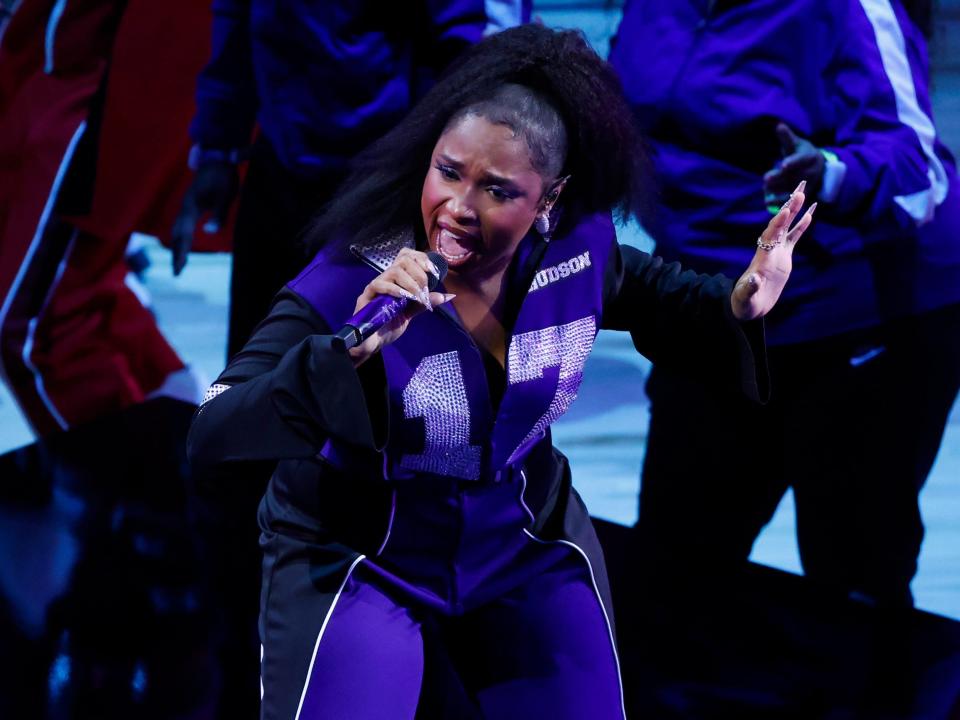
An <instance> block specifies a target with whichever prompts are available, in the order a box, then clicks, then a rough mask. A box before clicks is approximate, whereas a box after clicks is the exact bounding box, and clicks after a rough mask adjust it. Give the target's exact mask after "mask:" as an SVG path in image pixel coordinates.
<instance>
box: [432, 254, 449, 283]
mask: <svg viewBox="0 0 960 720" xmlns="http://www.w3.org/2000/svg"><path fill="white" fill-rule="evenodd" d="M427 257H428V258H430V262H432V263H433V264H434V266H435V267H436V268H437V271H438V272H439V273H440V277H434V276H433V275H432V274H431V273H427V287H428V288H429V289H430V290H433V289H435V288H436V287H437V283H439V282H440V281H441V280H443V279H444V278H445V277H446V276H447V270H448V269H449V268H450V266H449V265H447V261H446V258H444V257H443V255H441V254H440V253H435V252H428V253H427Z"/></svg>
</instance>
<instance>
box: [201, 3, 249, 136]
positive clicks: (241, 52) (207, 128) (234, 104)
mask: <svg viewBox="0 0 960 720" xmlns="http://www.w3.org/2000/svg"><path fill="white" fill-rule="evenodd" d="M212 10H213V40H212V44H211V55H210V61H209V62H208V63H207V65H206V66H205V67H204V68H203V70H202V71H201V72H200V75H199V77H198V78H197V95H196V97H197V112H196V115H195V116H194V118H193V123H192V124H191V126H190V137H191V138H192V139H193V141H194V142H195V143H199V144H200V145H202V146H204V147H209V148H218V149H238V148H244V147H246V146H247V145H248V144H249V143H250V135H251V133H252V132H253V126H254V122H255V119H256V114H257V90H256V83H255V80H254V76H253V59H252V56H251V46H250V3H249V0H214V2H213V7H212Z"/></svg>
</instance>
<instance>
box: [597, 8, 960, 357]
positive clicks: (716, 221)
mask: <svg viewBox="0 0 960 720" xmlns="http://www.w3.org/2000/svg"><path fill="white" fill-rule="evenodd" d="M610 60H611V62H612V63H613V65H614V66H615V68H616V69H617V71H618V73H619V74H620V77H621V79H622V81H623V85H624V89H625V92H626V95H627V97H628V99H629V102H630V103H631V105H632V106H633V108H634V109H635V111H636V114H637V117H638V118H639V120H640V122H641V125H642V127H643V129H644V131H645V133H646V135H647V138H648V139H649V141H650V144H651V146H652V150H653V155H654V164H655V170H656V177H657V180H658V188H657V190H658V206H657V208H656V212H655V213H653V215H652V216H651V217H649V218H647V219H645V222H644V224H645V226H647V227H648V229H649V230H650V232H651V234H652V235H653V237H654V238H655V240H656V243H657V252H658V254H661V255H662V256H664V257H665V258H666V259H669V260H680V261H681V262H683V263H684V264H689V265H690V266H692V267H696V268H698V269H701V270H703V271H706V272H724V273H728V274H733V275H735V274H736V273H738V272H739V271H740V270H741V269H742V268H743V267H744V266H745V265H746V263H747V262H748V260H749V258H750V257H751V255H752V254H753V252H754V250H755V248H754V244H753V243H754V240H755V239H756V237H757V236H758V235H759V234H760V232H761V231H762V229H763V227H764V226H765V224H766V223H767V221H768V220H769V219H770V215H769V214H768V211H767V210H766V208H765V203H764V197H763V174H764V173H765V172H766V171H768V170H770V169H771V168H772V167H773V166H774V165H775V164H776V163H777V162H778V161H779V160H780V159H781V154H780V148H779V145H778V142H777V137H776V135H775V132H774V128H775V127H776V125H777V123H779V122H784V123H786V124H787V125H789V126H790V127H791V128H792V129H793V130H794V131H795V132H796V133H797V134H798V135H801V136H803V137H806V138H808V139H810V140H811V141H812V142H813V143H814V144H815V145H817V146H819V147H822V148H824V149H826V150H828V151H829V152H831V153H833V154H835V156H836V158H837V161H836V162H832V163H829V164H828V170H827V173H826V175H825V185H824V189H823V191H822V193H821V198H820V199H821V202H820V206H819V208H818V210H817V219H816V222H815V223H814V225H813V227H812V230H811V232H809V233H808V234H807V236H806V237H804V238H803V239H802V240H801V241H800V243H799V245H798V246H797V252H796V255H795V260H794V271H793V275H792V276H791V278H790V282H789V284H788V285H787V288H786V291H785V293H784V296H783V298H782V299H781V300H780V303H779V304H778V306H777V308H776V309H775V310H774V311H773V312H772V313H771V314H770V316H769V317H768V318H767V331H768V341H769V342H771V343H794V342H802V341H806V340H813V339H817V338H821V337H826V336H830V335H833V334H836V333H841V332H844V331H847V330H852V329H855V328H865V327H871V326H874V325H877V324H879V323H882V322H884V321H886V320H888V319H892V318H897V317H903V316H909V315H914V314H917V313H921V312H924V311H928V310H932V309H935V308H939V307H942V306H945V305H948V304H951V303H955V302H958V301H960V189H958V187H957V175H956V169H955V165H954V160H953V158H952V157H951V155H950V153H949V152H948V151H947V149H946V148H945V147H944V146H943V144H942V143H941V142H940V141H939V139H938V138H937V136H936V131H935V129H934V125H933V121H932V116H931V111H930V98H929V92H928V81H927V75H928V66H927V55H926V46H925V42H924V38H923V37H922V35H921V34H920V33H919V31H918V30H917V29H916V27H915V26H914V25H913V24H912V23H911V22H910V20H909V18H908V17H907V15H906V13H905V12H904V10H903V8H902V7H901V6H900V4H899V3H898V2H897V1H896V0H892V1H891V0H829V2H827V1H824V0H790V2H782V1H781V0H632V1H628V2H627V3H626V7H625V9H624V14H623V19H622V22H621V24H620V28H619V30H618V32H617V36H616V38H615V41H614V45H613V49H612V51H611V54H610Z"/></svg>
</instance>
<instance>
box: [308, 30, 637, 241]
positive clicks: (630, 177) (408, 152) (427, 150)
mask: <svg viewBox="0 0 960 720" xmlns="http://www.w3.org/2000/svg"><path fill="white" fill-rule="evenodd" d="M505 85H521V86H524V87H526V88H529V89H530V90H532V91H533V92H532V96H533V97H535V98H541V99H543V100H544V101H545V102H547V103H549V104H550V105H551V106H552V110H553V111H555V113H557V114H559V116H560V118H562V121H563V128H561V130H564V129H565V134H566V138H565V145H566V154H565V161H564V163H563V167H562V169H561V172H562V174H564V175H571V180H570V181H569V183H568V184H567V187H566V189H565V190H564V193H563V200H562V202H563V206H564V214H563V223H564V224H566V223H572V222H575V221H576V219H577V218H579V217H582V215H583V214H585V213H593V212H599V211H611V210H612V211H614V212H615V213H616V214H617V216H618V217H619V218H620V219H625V218H626V217H628V216H630V215H632V214H636V213H637V212H638V211H639V209H640V205H641V200H642V197H643V195H642V189H643V186H644V184H645V183H644V177H645V176H646V172H645V168H646V159H645V154H644V152H643V149H642V145H641V142H640V139H639V134H638V131H637V129H636V126H635V123H634V119H633V116H632V115H631V112H630V110H629V109H628V107H627V105H626V102H625V100H624V99H623V95H622V92H621V88H620V81H619V79H618V78H617V76H616V74H615V73H614V71H613V69H612V68H611V67H610V66H609V65H608V64H607V63H606V62H605V61H604V60H602V59H601V58H600V57H599V56H598V55H597V53H596V52H595V51H594V50H593V49H592V48H591V47H590V46H589V44H588V43H587V41H586V40H585V39H584V37H583V35H582V34H581V33H580V32H579V31H574V30H551V29H549V28H546V27H543V26H541V25H536V24H530V25H522V26H519V27H515V28H511V29H508V30H504V31H502V32H500V33H497V34H495V35H492V36H490V37H488V38H486V39H484V40H483V41H481V42H480V43H478V44H477V45H475V46H473V47H472V48H470V49H469V50H467V51H466V52H465V53H464V54H463V55H462V56H461V57H460V58H459V59H458V60H457V61H456V62H455V63H454V65H453V66H452V67H451V68H450V69H449V70H448V72H447V73H446V74H445V75H444V76H443V77H442V78H441V79H440V80H439V81H438V82H437V84H436V85H434V87H433V88H432V89H431V90H430V91H429V92H428V93H427V94H426V95H425V96H424V97H423V99H422V100H421V101H420V102H419V103H417V105H416V106H415V107H414V108H413V109H412V110H411V111H410V113H409V114H408V115H407V116H406V118H404V119H403V120H402V121H401V122H400V123H399V124H398V125H397V126H396V127H395V128H394V129H393V130H391V131H390V132H389V133H387V134H386V135H385V136H384V137H382V138H381V139H380V140H378V141H377V142H375V143H374V144H373V145H371V146H370V147H369V148H368V149H367V150H365V151H364V152H362V153H360V154H359V155H358V156H357V157H356V158H355V160H354V161H353V163H352V164H351V172H350V175H349V177H348V178H347V181H346V182H345V183H344V184H343V185H342V186H341V189H340V190H339V192H338V193H337V194H336V195H335V196H334V198H333V199H332V200H331V202H330V203H329V204H328V205H327V206H326V208H325V209H324V211H323V212H322V214H321V215H320V216H319V217H318V218H317V219H316V220H315V222H314V223H313V226H312V227H311V228H310V229H309V230H308V232H307V235H306V237H305V240H306V243H307V245H308V246H309V247H310V248H311V249H312V250H314V251H315V250H317V249H319V248H320V247H321V246H323V245H325V244H328V243H330V242H331V241H338V242H351V241H353V240H355V239H361V238H374V237H378V236H380V235H383V234H384V233H389V232H393V231H396V230H397V229H399V228H408V227H410V225H411V221H412V219H413V218H419V217H420V193H421V189H422V186H423V181H424V177H425V175H426V173H427V171H428V169H429V166H430V158H431V155H432V153H433V148H434V146H435V145H436V142H437V139H438V138H439V137H440V135H441V134H442V133H443V132H444V130H445V129H446V128H447V127H448V124H449V123H450V122H451V120H453V119H455V118H456V117H459V116H460V115H463V114H464V113H465V111H466V112H475V113H477V114H482V115H486V114H487V113H486V112H485V111H484V110H483V107H484V104H485V103H486V104H487V105H489V104H490V103H496V102H499V101H502V99H503V98H504V97H508V96H511V95H517V94H516V93H509V92H507V93H504V92H503V86H505ZM520 96H524V97H527V98H528V99H529V97H530V95H524V94H522V93H521V94H520ZM550 114H551V113H545V114H544V113H541V117H545V116H549V115H550ZM495 121H496V120H495ZM514 131H515V132H516V133H517V135H518V136H523V137H524V138H525V139H526V140H527V142H528V145H531V159H532V160H533V162H534V164H535V166H536V164H537V160H538V152H539V151H540V148H538V147H536V146H535V144H534V143H531V138H530V137H529V136H530V135H531V134H533V135H535V134H536V133H535V132H534V133H525V132H523V129H518V128H514ZM541 144H542V143H541ZM540 154H541V155H542V153H540ZM537 169H538V170H540V169H541V168H537ZM551 170H553V168H551ZM541 172H542V170H541ZM413 227H414V231H415V232H416V233H417V234H418V237H420V235H421V234H422V228H421V227H420V223H419V222H415V223H414V224H413ZM420 239H421V240H422V237H420Z"/></svg>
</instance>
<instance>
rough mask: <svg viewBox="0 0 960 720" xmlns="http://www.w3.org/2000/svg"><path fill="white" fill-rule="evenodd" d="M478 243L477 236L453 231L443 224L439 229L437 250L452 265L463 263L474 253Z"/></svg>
mask: <svg viewBox="0 0 960 720" xmlns="http://www.w3.org/2000/svg"><path fill="white" fill-rule="evenodd" d="M476 243H477V240H476V238H474V237H472V236H469V235H458V234H456V233H452V232H450V231H449V230H448V229H447V228H445V227H443V226H442V225H441V226H440V227H439V228H438V229H437V252H439V253H440V254H441V255H442V256H443V258H444V260H446V261H447V262H448V263H449V264H450V265H462V264H463V263H464V262H466V260H468V259H469V258H470V256H471V255H473V253H474V250H475V248H476Z"/></svg>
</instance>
